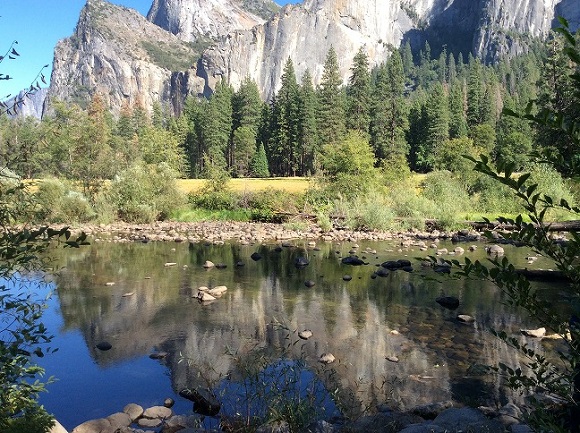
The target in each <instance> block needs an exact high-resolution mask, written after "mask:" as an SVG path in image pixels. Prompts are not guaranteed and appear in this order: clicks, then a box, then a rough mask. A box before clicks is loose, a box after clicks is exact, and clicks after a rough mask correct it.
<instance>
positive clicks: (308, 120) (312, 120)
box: [298, 69, 320, 176]
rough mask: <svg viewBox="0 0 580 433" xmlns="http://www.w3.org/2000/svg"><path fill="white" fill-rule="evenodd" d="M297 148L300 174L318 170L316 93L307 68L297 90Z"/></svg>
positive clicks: (303, 174)
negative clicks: (298, 103)
mask: <svg viewBox="0 0 580 433" xmlns="http://www.w3.org/2000/svg"><path fill="white" fill-rule="evenodd" d="M299 97H300V98H299V99H300V105H299V113H300V114H299V124H298V149H299V152H300V175H301V176H305V175H307V174H312V173H315V172H317V171H318V169H319V168H320V167H319V166H318V160H319V154H320V148H319V147H318V142H319V141H318V135H317V130H316V93H315V91H314V87H313V85H312V75H310V71H309V70H308V69H307V70H306V72H305V73H304V75H303V76H302V81H301V85H300V92H299Z"/></svg>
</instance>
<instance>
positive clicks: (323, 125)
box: [316, 47, 346, 146]
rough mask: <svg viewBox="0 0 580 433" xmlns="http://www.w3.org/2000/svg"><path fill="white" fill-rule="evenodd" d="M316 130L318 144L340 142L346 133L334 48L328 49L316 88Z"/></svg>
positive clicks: (339, 77) (342, 96) (342, 98)
mask: <svg viewBox="0 0 580 433" xmlns="http://www.w3.org/2000/svg"><path fill="white" fill-rule="evenodd" d="M317 99H318V110H317V116H316V118H317V129H318V137H319V139H320V144H321V145H322V146H324V145H327V144H335V143H338V142H340V141H341V140H342V139H343V138H344V136H345V133H346V123H345V110H344V95H343V91H342V78H341V76H340V72H339V69H338V58H337V56H336V51H335V50H334V47H330V49H329V50H328V54H327V56H326V61H325V62H324V72H323V74H322V80H321V82H320V86H319V88H318V94H317Z"/></svg>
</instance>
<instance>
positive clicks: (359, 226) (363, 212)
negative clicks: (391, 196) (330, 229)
mask: <svg viewBox="0 0 580 433" xmlns="http://www.w3.org/2000/svg"><path fill="white" fill-rule="evenodd" d="M346 225H347V226H349V227H350V228H352V229H355V230H390V229H393V228H394V227H395V225H396V223H395V213H394V212H393V210H392V209H391V208H390V207H388V206H387V205H386V203H385V202H384V200H383V199H382V198H381V196H380V195H379V194H367V195H365V196H362V197H357V198H356V199H354V200H353V201H352V202H351V203H349V205H348V206H347V210H346Z"/></svg>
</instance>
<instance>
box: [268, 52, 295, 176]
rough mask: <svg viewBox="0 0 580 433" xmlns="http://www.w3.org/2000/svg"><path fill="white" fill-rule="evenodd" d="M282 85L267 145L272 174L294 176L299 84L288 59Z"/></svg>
mask: <svg viewBox="0 0 580 433" xmlns="http://www.w3.org/2000/svg"><path fill="white" fill-rule="evenodd" d="M281 82H282V85H281V87H280V90H279V91H278V93H277V94H276V97H275V98H274V100H273V102H272V123H271V126H272V130H271V136H270V143H269V146H268V148H269V153H270V163H271V168H272V170H273V172H274V173H275V174H277V175H280V176H294V175H295V174H296V172H297V171H298V169H299V165H300V164H299V156H300V151H299V150H298V135H299V132H298V129H299V126H298V125H299V111H298V110H299V95H298V83H297V81H296V73H295V71H294V64H293V62H292V59H290V58H288V60H287V61H286V65H285V66H284V71H283V73H282V77H281Z"/></svg>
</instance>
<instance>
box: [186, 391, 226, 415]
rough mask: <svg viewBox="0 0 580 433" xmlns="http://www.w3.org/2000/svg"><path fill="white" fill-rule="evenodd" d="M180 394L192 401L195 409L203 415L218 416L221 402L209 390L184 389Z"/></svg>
mask: <svg viewBox="0 0 580 433" xmlns="http://www.w3.org/2000/svg"><path fill="white" fill-rule="evenodd" d="M179 395H180V396H182V397H183V398H186V399H188V400H190V401H192V402H193V410H194V411H195V412H196V413H199V414H201V415H207V416H216V415H217V414H218V413H219V411H220V409H221V404H220V403H219V402H218V401H217V399H216V398H215V397H214V396H213V395H212V394H211V393H210V392H209V391H206V390H195V389H183V390H181V391H179Z"/></svg>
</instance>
